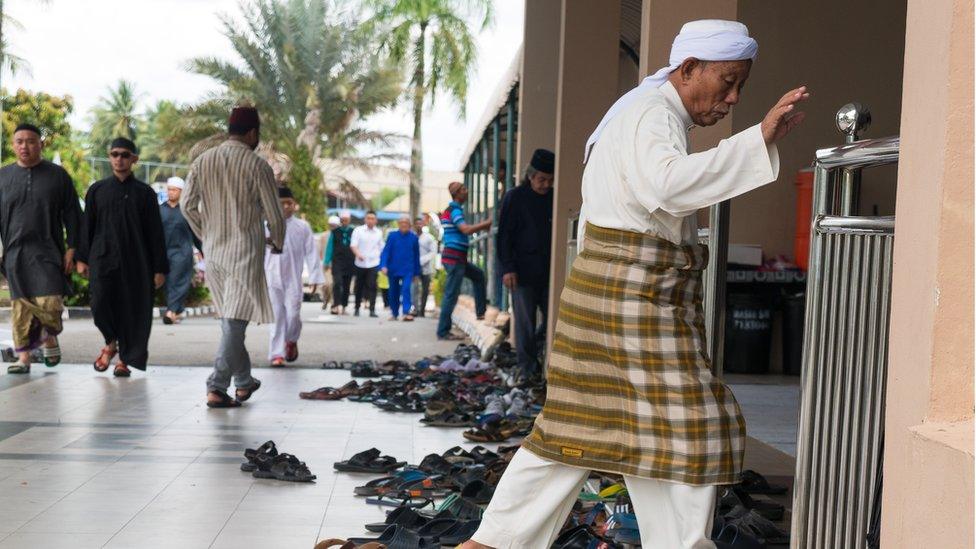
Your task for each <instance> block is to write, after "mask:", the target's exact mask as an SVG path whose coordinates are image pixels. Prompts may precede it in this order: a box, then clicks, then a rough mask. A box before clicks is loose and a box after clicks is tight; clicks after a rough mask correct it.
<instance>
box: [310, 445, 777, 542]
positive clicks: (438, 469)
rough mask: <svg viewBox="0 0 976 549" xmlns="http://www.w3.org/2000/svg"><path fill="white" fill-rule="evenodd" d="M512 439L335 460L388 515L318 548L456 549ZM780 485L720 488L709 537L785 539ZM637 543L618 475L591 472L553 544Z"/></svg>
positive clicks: (755, 476)
mask: <svg viewBox="0 0 976 549" xmlns="http://www.w3.org/2000/svg"><path fill="white" fill-rule="evenodd" d="M518 448H519V446H518V445H513V446H502V447H499V448H498V449H496V450H494V451H492V450H490V449H488V448H486V447H484V446H480V445H479V446H475V447H474V448H471V449H468V450H466V449H464V448H461V447H459V446H455V447H453V448H451V449H449V450H447V451H445V452H443V453H441V454H430V455H428V456H426V457H424V459H423V460H422V461H421V462H420V463H419V464H416V465H407V464H406V463H405V462H403V461H402V460H397V459H396V458H394V457H392V456H388V455H383V453H382V452H381V451H380V450H378V449H376V448H371V449H369V450H366V451H363V452H360V453H358V454H356V455H354V456H352V457H351V458H349V459H347V460H345V461H341V462H337V463H336V464H335V468H336V470H338V471H342V472H356V473H376V474H377V475H379V476H378V477H377V478H374V479H372V480H370V481H368V482H366V483H364V484H362V485H360V486H357V487H356V488H354V493H355V494H356V495H357V496H360V497H363V498H364V499H365V502H366V503H367V504H371V505H378V506H384V507H389V509H390V510H389V511H388V513H387V516H386V520H384V521H382V522H375V523H370V524H366V525H365V526H364V527H365V529H366V530H367V531H368V532H372V533H374V534H375V535H373V536H363V537H353V538H349V539H338V538H334V539H329V540H325V541H322V542H319V544H318V545H317V546H316V548H317V549H325V548H328V547H340V549H352V548H367V549H369V548H372V549H378V548H396V549H434V548H440V547H456V546H457V545H458V544H460V543H463V542H464V541H466V540H468V539H470V538H471V536H472V535H474V533H475V532H476V531H477V530H478V527H479V526H480V524H481V517H482V514H483V513H484V509H485V507H486V506H487V505H488V503H490V502H491V498H492V496H493V495H494V491H495V487H496V486H497V485H498V482H499V480H500V479H501V476H502V474H503V473H504V472H505V469H506V467H507V466H508V463H509V462H510V461H511V460H512V457H514V455H515V452H516V451H517V450H518ZM785 493H786V487H784V486H777V485H775V484H770V483H769V482H768V481H767V480H766V479H765V478H764V477H763V476H762V475H760V474H759V473H756V472H755V471H745V472H743V473H742V475H741V478H740V482H739V483H738V484H736V485H733V486H729V487H726V488H724V489H722V490H719V493H718V500H717V502H716V515H715V520H714V526H713V530H712V535H711V537H712V540H713V541H714V542H715V545H716V547H717V548H718V549H759V548H763V547H772V546H781V545H788V544H789V534H788V533H787V532H785V531H783V530H782V529H780V528H779V527H778V526H777V525H776V524H774V523H773V521H782V520H783V519H784V514H785V509H784V507H783V506H782V505H781V504H779V503H776V502H774V501H772V500H770V499H767V498H766V497H765V496H767V495H782V494H785ZM639 546H640V528H639V526H638V523H637V516H636V515H635V514H634V511H633V505H632V503H631V500H630V496H629V494H628V492H627V488H626V486H625V484H624V481H623V478H622V477H620V476H617V475H611V474H604V473H598V472H593V473H591V474H590V477H589V478H588V479H587V481H586V483H585V484H584V485H583V488H582V490H581V492H580V494H579V497H578V499H577V501H576V503H575V505H574V507H573V509H572V511H571V512H570V514H569V516H568V517H567V519H566V522H565V523H564V524H563V527H562V529H561V530H560V532H559V535H558V537H557V539H556V541H555V542H554V543H553V545H552V547H553V549H588V548H596V547H599V548H605V549H624V548H630V547H639Z"/></svg>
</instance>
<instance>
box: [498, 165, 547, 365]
mask: <svg viewBox="0 0 976 549" xmlns="http://www.w3.org/2000/svg"><path fill="white" fill-rule="evenodd" d="M555 162H556V157H555V155H554V154H553V153H552V152H551V151H547V150H545V149H536V151H535V153H533V154H532V160H531V161H530V162H529V165H528V166H527V167H526V170H525V177H524V178H523V179H522V183H521V184H520V185H519V186H518V187H515V188H514V189H512V190H510V191H508V192H507V193H506V194H505V198H504V199H502V207H501V212H500V215H499V221H498V240H497V242H498V261H499V263H500V264H501V272H502V282H503V283H504V284H505V287H506V288H508V289H509V290H510V291H511V292H512V309H513V312H514V320H515V350H516V352H517V355H518V368H519V374H520V378H521V381H522V382H523V383H528V384H532V383H535V382H536V381H538V380H539V379H540V378H541V377H542V365H541V364H540V363H539V349H540V348H541V347H543V346H544V345H545V337H546V324H547V319H548V316H549V260H550V256H551V249H550V248H551V246H552V195H553V193H552V183H553V171H554V170H555V167H554V166H555ZM540 313H541V314H540ZM538 316H541V317H542V322H541V323H538V324H537V318H538Z"/></svg>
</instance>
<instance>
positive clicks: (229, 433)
mask: <svg viewBox="0 0 976 549" xmlns="http://www.w3.org/2000/svg"><path fill="white" fill-rule="evenodd" d="M207 374H208V370H207V369H206V368H193V367H172V366H171V367H154V368H150V370H149V372H148V374H142V373H139V372H136V373H134V375H133V377H132V378H130V379H122V380H116V379H113V378H112V377H111V376H110V375H106V374H96V373H94V372H93V371H92V370H91V367H90V366H81V365H62V366H59V367H57V368H54V369H50V370H47V369H44V368H35V369H34V372H33V373H32V374H30V375H29V376H9V375H0V548H6V547H19V548H44V547H64V546H70V547H74V548H80V547H132V548H136V547H138V548H142V549H145V548H149V547H166V548H185V549H190V548H196V547H201V548H203V547H214V548H220V547H237V548H241V547H244V548H250V547H273V548H276V549H277V548H288V547H298V548H302V549H310V548H311V547H312V545H313V543H314V542H315V541H316V539H318V538H320V537H345V536H349V535H361V534H362V532H363V530H362V525H363V524H364V523H366V522H372V521H376V520H382V518H383V511H382V510H381V509H380V508H378V507H375V506H372V505H367V504H365V503H364V502H363V500H362V499H361V498H356V497H354V496H353V495H352V489H353V487H354V486H357V485H359V484H362V483H363V482H364V481H365V480H366V479H369V478H371V477H370V476H367V475H348V474H337V473H335V472H333V470H332V463H333V462H334V461H336V460H339V459H342V458H345V457H348V456H351V455H352V454H354V453H356V452H359V451H361V450H364V449H367V448H370V447H373V446H376V447H379V448H380V449H381V450H383V451H384V452H386V453H390V454H392V455H394V456H396V457H398V458H401V459H405V460H409V461H412V462H414V463H416V462H417V461H419V460H420V459H421V458H422V457H423V456H424V455H426V454H428V453H430V452H435V451H436V452H441V451H443V450H445V449H447V448H449V447H451V446H454V445H457V444H458V443H459V442H460V441H461V440H462V438H461V436H460V430H456V429H439V428H427V427H424V426H422V425H421V424H420V423H418V422H417V416H416V415H398V414H390V413H387V412H382V411H380V410H378V409H377V408H375V407H373V406H371V405H368V404H358V403H351V402H344V401H343V402H310V401H303V400H299V399H298V398H297V393H298V392H299V391H300V390H308V389H312V388H315V387H319V386H322V385H340V384H342V383H345V382H346V381H347V380H348V379H349V375H348V373H347V372H343V371H327V370H311V369H302V370H286V371H279V370H264V369H262V370H260V371H259V372H258V375H259V376H260V377H261V378H262V381H263V382H264V385H263V387H262V389H261V391H260V392H258V393H257V394H256V396H255V397H254V399H253V401H252V402H249V403H248V404H247V405H246V406H245V407H243V408H240V409H233V410H208V409H207V408H206V407H205V406H204V404H203V398H204V379H205V378H206V376H207ZM754 387H755V386H752V385H746V386H737V387H734V389H735V391H736V394H737V395H739V399H740V401H741V402H742V405H743V409H744V410H745V411H746V414H747V417H748V416H753V417H749V422H750V429H752V430H755V431H758V432H763V429H764V428H765V427H764V424H767V423H768V424H769V425H770V427H769V429H768V432H770V433H773V434H775V436H780V437H781V436H782V430H783V426H782V425H780V424H779V423H778V421H779V420H775V421H770V418H769V417H767V416H768V415H769V413H770V410H772V408H770V406H774V407H775V406H780V407H781V408H782V409H779V408H777V410H778V411H779V412H782V413H787V414H792V415H789V416H788V417H795V402H794V403H793V408H792V412H786V410H787V409H788V405H789V394H791V393H790V391H794V392H795V388H786V391H785V392H784V391H781V390H780V389H781V388H777V387H773V388H772V389H775V390H777V391H779V393H777V394H778V395H779V396H777V397H776V399H774V400H775V402H773V403H771V402H770V401H769V398H768V395H769V394H770V393H769V392H768V391H766V392H763V391H761V390H759V389H754ZM267 439H273V440H275V442H276V443H278V446H279V448H280V449H281V450H282V451H285V452H289V453H293V454H295V455H297V456H298V457H299V458H301V459H303V460H305V461H306V462H307V463H308V464H309V466H310V468H311V469H312V471H313V472H314V473H316V474H317V475H318V477H319V478H318V481H317V482H316V483H314V484H289V483H283V482H276V481H269V480H257V479H254V478H252V477H251V476H250V475H248V474H246V473H242V472H240V471H239V470H238V464H239V463H240V461H241V458H240V456H241V450H242V449H243V448H245V447H255V446H256V445H258V444H260V443H262V442H264V441H265V440H267Z"/></svg>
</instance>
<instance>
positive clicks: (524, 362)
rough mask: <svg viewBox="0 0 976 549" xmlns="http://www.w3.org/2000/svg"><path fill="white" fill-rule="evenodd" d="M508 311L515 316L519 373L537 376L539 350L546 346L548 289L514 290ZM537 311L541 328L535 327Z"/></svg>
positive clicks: (523, 287)
mask: <svg viewBox="0 0 976 549" xmlns="http://www.w3.org/2000/svg"><path fill="white" fill-rule="evenodd" d="M512 309H513V313H514V315H515V319H514V320H515V352H516V355H517V356H518V365H519V370H520V371H521V373H522V375H523V376H525V377H528V376H536V375H541V374H542V365H541V364H539V349H540V345H545V342H546V325H547V322H548V318H549V288H546V287H533V286H521V285H519V286H516V287H515V291H514V292H512ZM537 311H538V312H540V313H542V323H541V324H537V323H536V319H537V315H536V312H537Z"/></svg>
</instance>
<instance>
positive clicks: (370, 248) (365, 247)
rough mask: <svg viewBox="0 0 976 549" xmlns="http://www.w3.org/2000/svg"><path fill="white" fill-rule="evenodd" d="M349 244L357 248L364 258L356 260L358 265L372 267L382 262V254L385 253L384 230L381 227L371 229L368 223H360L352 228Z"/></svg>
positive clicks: (365, 267) (366, 267) (364, 267)
mask: <svg viewBox="0 0 976 549" xmlns="http://www.w3.org/2000/svg"><path fill="white" fill-rule="evenodd" d="M349 246H350V247H351V248H356V250H357V251H358V252H359V255H361V256H362V257H363V259H362V260H359V259H358V258H357V259H356V261H355V262H354V263H355V265H356V266H357V267H360V268H363V269H371V268H373V267H376V266H378V265H379V264H380V255H382V254H383V231H382V230H380V228H379V227H373V228H372V229H370V228H369V227H367V226H366V225H360V226H358V227H356V228H355V229H353V230H352V237H351V238H350V240H349Z"/></svg>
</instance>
